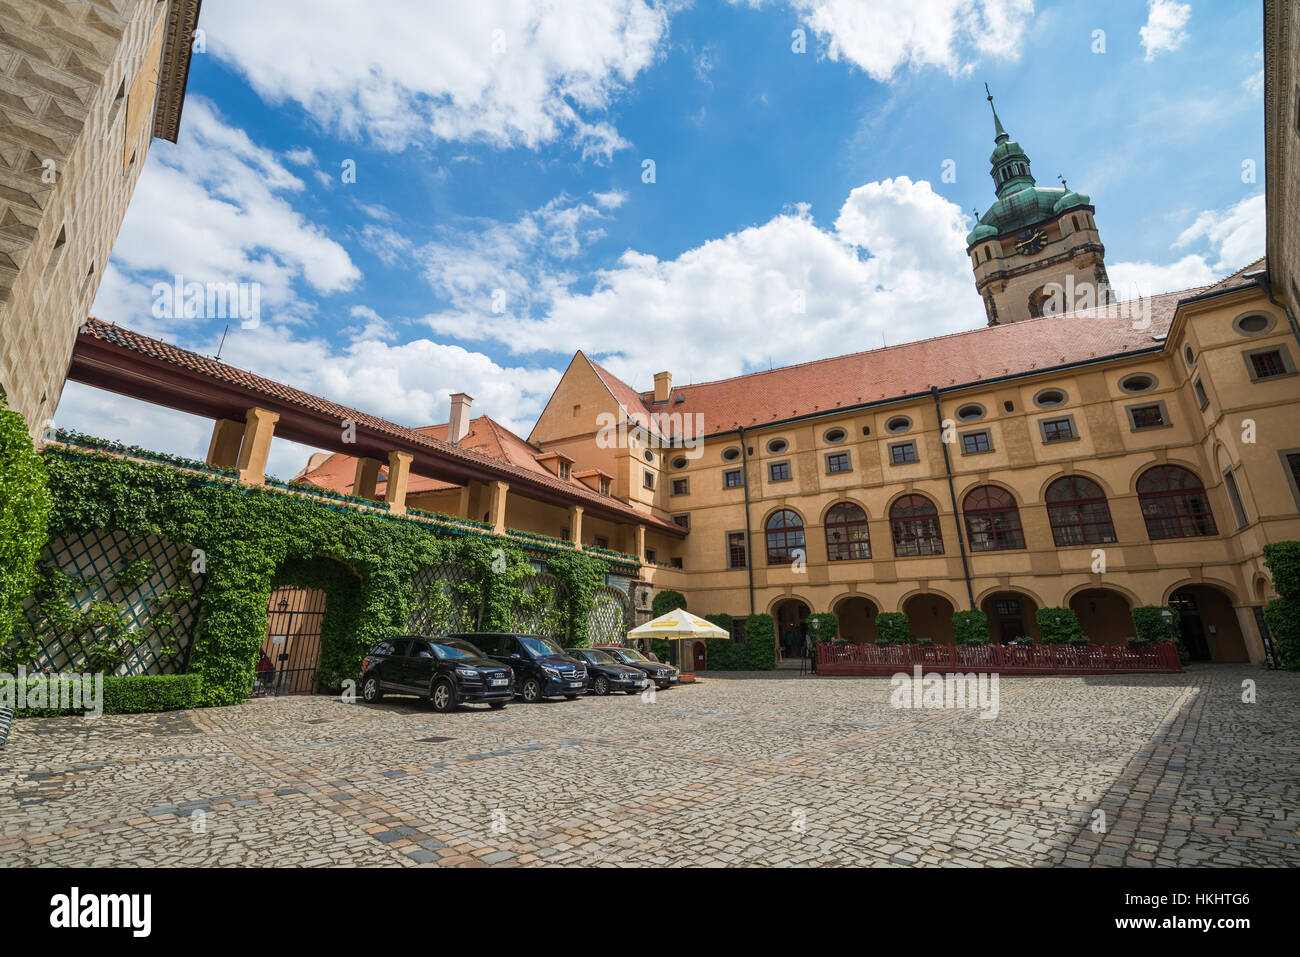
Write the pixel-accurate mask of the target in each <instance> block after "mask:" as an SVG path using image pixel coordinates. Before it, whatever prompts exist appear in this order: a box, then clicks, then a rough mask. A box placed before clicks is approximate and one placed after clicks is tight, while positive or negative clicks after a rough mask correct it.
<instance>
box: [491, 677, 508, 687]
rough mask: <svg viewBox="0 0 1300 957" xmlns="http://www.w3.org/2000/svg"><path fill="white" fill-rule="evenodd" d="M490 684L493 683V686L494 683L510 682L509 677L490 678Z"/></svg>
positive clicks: (503, 683)
mask: <svg viewBox="0 0 1300 957" xmlns="http://www.w3.org/2000/svg"><path fill="white" fill-rule="evenodd" d="M492 684H493V685H494V686H495V685H508V684H510V679H509V678H493V679H492Z"/></svg>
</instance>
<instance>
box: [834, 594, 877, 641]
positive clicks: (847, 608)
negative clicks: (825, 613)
mask: <svg viewBox="0 0 1300 957" xmlns="http://www.w3.org/2000/svg"><path fill="white" fill-rule="evenodd" d="M832 610H833V611H834V612H835V620H836V621H837V622H839V627H840V637H841V638H843V639H844V640H845V641H850V642H852V643H853V644H855V645H867V644H873V643H874V642H875V641H876V639H877V638H879V637H880V632H878V631H877V630H876V615H878V614H880V609H879V608H877V607H876V603H875V602H874V601H872V600H871V599H870V598H865V597H863V596H861V595H853V596H850V597H849V598H841V599H840V600H839V601H837V602H836V603H835V607H834V609H832Z"/></svg>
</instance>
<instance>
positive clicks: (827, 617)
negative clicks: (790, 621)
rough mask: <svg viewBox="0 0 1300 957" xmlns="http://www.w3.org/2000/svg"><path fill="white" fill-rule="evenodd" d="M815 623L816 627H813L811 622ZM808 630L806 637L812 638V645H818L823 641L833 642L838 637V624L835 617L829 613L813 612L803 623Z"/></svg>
mask: <svg viewBox="0 0 1300 957" xmlns="http://www.w3.org/2000/svg"><path fill="white" fill-rule="evenodd" d="M814 621H815V622H817V627H816V628H814V627H813V622H814ZM804 625H805V626H806V627H807V629H808V635H809V637H811V638H812V640H813V644H820V643H821V642H823V641H834V640H835V639H836V638H838V637H839V636H840V622H839V619H838V618H836V617H835V615H834V614H833V613H831V612H829V611H819V612H814V613H813V614H811V615H809V616H808V619H807V620H806V621H805V622H804Z"/></svg>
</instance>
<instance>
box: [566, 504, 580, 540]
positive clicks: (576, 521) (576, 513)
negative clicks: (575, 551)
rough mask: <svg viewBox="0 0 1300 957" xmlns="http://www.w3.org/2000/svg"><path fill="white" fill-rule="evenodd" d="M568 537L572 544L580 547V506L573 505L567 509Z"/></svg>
mask: <svg viewBox="0 0 1300 957" xmlns="http://www.w3.org/2000/svg"><path fill="white" fill-rule="evenodd" d="M569 538H570V539H571V540H572V541H573V544H575V545H577V546H578V547H579V548H581V547H582V506H581V505H574V506H572V507H571V508H570V509H569Z"/></svg>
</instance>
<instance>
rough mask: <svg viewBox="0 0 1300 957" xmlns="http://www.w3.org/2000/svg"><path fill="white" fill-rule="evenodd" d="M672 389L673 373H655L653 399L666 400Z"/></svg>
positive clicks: (657, 400)
mask: <svg viewBox="0 0 1300 957" xmlns="http://www.w3.org/2000/svg"><path fill="white" fill-rule="evenodd" d="M672 391H673V374H672V373H671V372H656V373H655V401H656V402H667V401H668V396H669V394H670V393H671V392H672Z"/></svg>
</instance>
